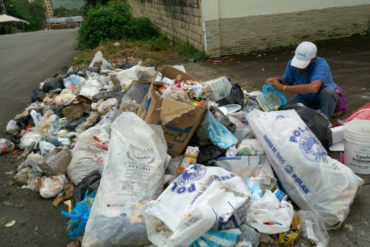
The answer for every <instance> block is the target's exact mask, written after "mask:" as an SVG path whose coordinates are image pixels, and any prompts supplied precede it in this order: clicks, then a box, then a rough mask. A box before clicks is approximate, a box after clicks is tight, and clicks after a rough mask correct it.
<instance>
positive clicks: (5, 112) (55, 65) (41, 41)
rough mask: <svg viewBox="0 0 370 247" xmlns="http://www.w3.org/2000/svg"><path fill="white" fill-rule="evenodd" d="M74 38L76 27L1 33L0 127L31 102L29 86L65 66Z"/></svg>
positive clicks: (72, 49) (2, 128)
mask: <svg viewBox="0 0 370 247" xmlns="http://www.w3.org/2000/svg"><path fill="white" fill-rule="evenodd" d="M76 37H77V29H65V30H51V31H39V32H30V33H17V34H8V35H0V129H1V130H4V129H5V127H6V124H7V122H8V121H9V120H10V119H12V118H13V117H14V116H15V115H16V114H18V113H21V112H22V111H23V109H24V108H25V107H26V106H27V105H28V104H29V103H30V102H31V94H32V89H34V88H36V87H38V86H39V83H40V82H41V81H43V80H45V79H46V78H48V77H51V76H53V75H55V74H57V73H60V72H61V71H62V70H63V69H65V67H66V66H68V64H69V63H70V61H71V60H72V58H73V57H74V55H75V52H76V49H75V48H76V45H77V41H76ZM1 132H2V131H1Z"/></svg>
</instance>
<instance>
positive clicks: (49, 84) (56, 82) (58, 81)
mask: <svg viewBox="0 0 370 247" xmlns="http://www.w3.org/2000/svg"><path fill="white" fill-rule="evenodd" d="M57 88H61V89H63V88H64V87H63V78H62V77H56V78H53V79H51V80H48V81H46V82H45V83H44V85H43V86H42V91H44V92H45V93H48V92H49V91H51V90H53V89H57Z"/></svg>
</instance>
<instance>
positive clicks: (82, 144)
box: [68, 124, 110, 185]
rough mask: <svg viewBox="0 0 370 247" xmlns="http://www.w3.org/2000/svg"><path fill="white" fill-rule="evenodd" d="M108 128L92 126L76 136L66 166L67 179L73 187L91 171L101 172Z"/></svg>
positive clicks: (105, 154) (107, 125)
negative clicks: (69, 159)
mask: <svg viewBox="0 0 370 247" xmlns="http://www.w3.org/2000/svg"><path fill="white" fill-rule="evenodd" d="M109 128H110V126H109V124H105V125H102V126H94V127H92V128H89V129H88V130H86V131H84V132H82V133H81V134H80V135H79V136H78V138H77V141H76V144H75V146H74V148H73V150H72V160H71V163H70V165H69V166H68V177H69V178H70V179H71V181H72V182H73V183H74V184H75V185H77V184H79V183H80V182H81V181H82V179H84V178H85V177H86V176H87V175H89V174H90V173H91V172H93V171H96V170H97V171H100V172H102V170H103V165H104V160H105V159H106V156H107V154H108V143H109V138H110V137H109Z"/></svg>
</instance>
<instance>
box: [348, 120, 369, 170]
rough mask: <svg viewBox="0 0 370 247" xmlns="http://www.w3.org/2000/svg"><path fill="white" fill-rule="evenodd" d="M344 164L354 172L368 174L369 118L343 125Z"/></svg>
mask: <svg viewBox="0 0 370 247" xmlns="http://www.w3.org/2000/svg"><path fill="white" fill-rule="evenodd" d="M344 140H345V142H344V164H346V165H347V166H349V167H350V168H351V169H352V170H353V171H354V172H355V173H359V174H370V120H353V121H351V122H349V123H346V124H345V125H344Z"/></svg>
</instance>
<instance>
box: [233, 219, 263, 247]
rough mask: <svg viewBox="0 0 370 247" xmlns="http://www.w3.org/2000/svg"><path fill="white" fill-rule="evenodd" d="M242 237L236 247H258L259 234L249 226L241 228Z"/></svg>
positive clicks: (245, 225)
mask: <svg viewBox="0 0 370 247" xmlns="http://www.w3.org/2000/svg"><path fill="white" fill-rule="evenodd" d="M240 231H241V235H240V237H239V240H238V242H237V243H236V244H235V247H258V245H259V243H260V241H259V234H258V233H257V232H256V231H255V230H254V229H253V228H252V227H250V226H248V225H247V224H243V225H241V226H240Z"/></svg>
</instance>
